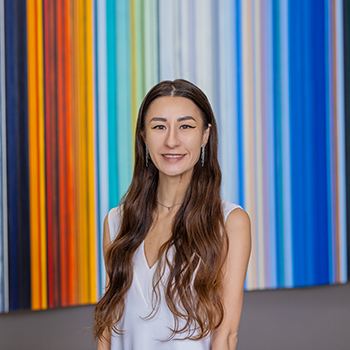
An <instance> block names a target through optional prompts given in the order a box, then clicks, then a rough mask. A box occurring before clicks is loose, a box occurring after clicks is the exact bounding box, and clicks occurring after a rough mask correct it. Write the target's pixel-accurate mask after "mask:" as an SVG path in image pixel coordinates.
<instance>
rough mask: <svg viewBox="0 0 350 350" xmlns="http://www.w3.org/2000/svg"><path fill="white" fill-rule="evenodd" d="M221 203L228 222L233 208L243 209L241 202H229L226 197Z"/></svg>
mask: <svg viewBox="0 0 350 350" xmlns="http://www.w3.org/2000/svg"><path fill="white" fill-rule="evenodd" d="M221 205H222V211H223V214H224V222H226V219H227V217H228V216H229V214H230V213H231V212H232V211H233V210H235V209H237V208H240V209H243V208H242V207H241V206H240V205H239V204H235V203H232V202H229V201H228V200H226V199H221Z"/></svg>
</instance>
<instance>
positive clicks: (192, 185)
mask: <svg viewBox="0 0 350 350" xmlns="http://www.w3.org/2000/svg"><path fill="white" fill-rule="evenodd" d="M217 149H218V135H217V126H216V121H215V118H214V115H213V112H212V109H211V106H210V104H209V101H208V99H207V98H206V96H205V95H204V93H203V92H202V91H201V90H200V89H199V88H198V87H196V86H195V85H193V84H192V83H190V82H188V81H186V80H181V79H179V80H175V81H163V82H161V83H159V84H157V85H156V86H154V87H153V88H152V89H151V90H150V91H149V93H148V94H147V96H146V97H145V99H144V101H143V103H142V105H141V107H140V111H139V115H138V120H137V126H136V136H135V167H134V174H133V179H132V182H131V185H130V188H129V190H128V191H127V193H126V194H125V196H124V198H123V200H122V205H120V206H119V207H118V208H114V209H112V210H111V211H110V213H109V214H108V215H107V217H106V219H105V222H104V233H103V245H104V256H105V264H106V272H107V281H106V292H105V294H104V296H103V297H102V299H101V300H100V301H99V303H98V304H97V306H96V310H95V337H96V338H99V340H100V342H99V347H98V349H112V350H114V349H118V350H120V349H123V350H132V349H133V350H134V349H151V350H154V349H169V350H170V349H171V350H172V349H174V350H175V349H191V350H196V349H213V350H216V349H220V350H225V349H235V348H236V342H237V331H238V325H239V320H240V314H241V308H242V300H243V286H244V280H245V275H246V270H247V265H248V260H249V255H250V246H251V241H250V220H249V216H248V214H247V213H246V212H245V211H244V210H243V209H242V208H241V207H240V206H238V205H236V204H233V203H230V202H228V201H225V200H222V199H221V198H220V185H221V172H220V167H219V163H218V159H217Z"/></svg>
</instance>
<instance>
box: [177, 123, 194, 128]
mask: <svg viewBox="0 0 350 350" xmlns="http://www.w3.org/2000/svg"><path fill="white" fill-rule="evenodd" d="M194 128H195V126H192V125H187V124H186V125H181V126H180V129H194Z"/></svg>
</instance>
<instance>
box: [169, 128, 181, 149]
mask: <svg viewBox="0 0 350 350" xmlns="http://www.w3.org/2000/svg"><path fill="white" fill-rule="evenodd" d="M165 142H166V145H167V146H168V147H170V148H174V147H176V146H178V145H179V142H180V141H179V138H178V133H177V130H176V129H175V128H169V130H168V134H167V138H166V140H165Z"/></svg>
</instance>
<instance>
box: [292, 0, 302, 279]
mask: <svg viewBox="0 0 350 350" xmlns="http://www.w3.org/2000/svg"><path fill="white" fill-rule="evenodd" d="M301 10H302V8H301V1H300V0H295V1H291V2H289V14H288V15H289V23H288V24H289V43H290V48H289V49H290V51H289V64H290V66H289V83H290V85H289V96H290V121H291V123H290V130H291V179H292V198H291V201H292V203H291V207H292V208H291V209H292V213H291V215H292V230H293V231H292V245H293V247H292V248H293V251H292V256H293V266H294V271H293V284H294V285H295V286H303V285H305V282H306V276H305V264H306V261H305V245H304V237H305V213H304V206H303V203H304V202H305V187H304V185H303V177H304V174H305V173H304V158H305V156H304V151H305V150H304V147H305V146H304V142H303V141H304V139H305V136H304V133H305V129H304V127H303V125H304V124H303V122H304V120H305V118H304V110H303V96H304V93H305V91H304V90H305V89H304V86H303V81H304V75H303V71H302V66H303V57H302V50H301V43H302V37H303V33H304V29H305V28H304V23H303V21H302V18H301V16H300V14H301Z"/></svg>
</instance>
